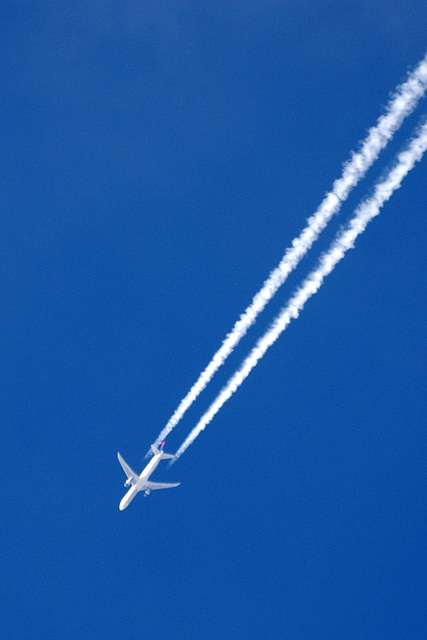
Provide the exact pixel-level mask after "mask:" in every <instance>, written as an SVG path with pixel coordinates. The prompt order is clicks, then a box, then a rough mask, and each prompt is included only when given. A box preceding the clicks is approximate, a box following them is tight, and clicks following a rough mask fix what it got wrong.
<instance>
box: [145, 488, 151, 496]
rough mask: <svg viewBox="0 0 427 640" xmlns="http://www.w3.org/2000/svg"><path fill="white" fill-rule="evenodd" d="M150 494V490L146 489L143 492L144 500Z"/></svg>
mask: <svg viewBox="0 0 427 640" xmlns="http://www.w3.org/2000/svg"><path fill="white" fill-rule="evenodd" d="M150 493H151V489H147V490H146V491H145V492H144V498H146V497H147V496H149V495H150Z"/></svg>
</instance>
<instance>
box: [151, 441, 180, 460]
mask: <svg viewBox="0 0 427 640" xmlns="http://www.w3.org/2000/svg"><path fill="white" fill-rule="evenodd" d="M163 446H164V443H163V445H162V446H161V448H160V449H158V448H157V447H156V446H155V445H154V444H152V445H151V451H152V453H153V454H154V455H155V456H156V455H158V454H159V453H161V454H162V460H163V459H165V460H166V459H167V458H170V459H172V458H175V455H174V454H173V453H165V451H163Z"/></svg>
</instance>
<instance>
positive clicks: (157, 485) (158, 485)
mask: <svg viewBox="0 0 427 640" xmlns="http://www.w3.org/2000/svg"><path fill="white" fill-rule="evenodd" d="M164 446H165V443H164V442H163V444H162V446H161V447H160V449H157V447H155V446H154V444H152V445H151V451H152V452H153V454H154V455H153V458H152V460H150V462H149V463H148V464H147V466H146V467H145V469H144V471H143V472H142V473H141V475H138V474H137V473H135V471H133V470H132V469H131V468H130V466H129V465H128V464H127V463H126V462H125V461H124V460H123V458H122V456H121V455H120V453H118V454H117V457H118V459H119V462H120V464H121V465H122V467H123V471H124V472H125V474H126V475H127V477H128V479H127V480H126V482H125V487H129V486H130V485H132V486H131V488H130V489H129V491H128V492H127V493H126V494H125V495H124V496H123V498H122V500H121V502H120V505H119V509H120V511H123V509H126V507H127V506H128V505H129V504H130V503H131V502H132V500H133V499H134V497H135V496H136V494H137V493H139V492H140V491H145V493H144V495H145V496H148V495H149V494H150V492H151V491H153V490H154V489H171V488H172V487H177V486H178V485H180V484H181V483H180V482H176V483H174V484H166V483H165V482H149V480H148V478H149V477H150V476H151V474H152V473H153V471H154V469H155V468H156V467H157V466H158V464H159V462H160V460H164V459H166V458H174V457H175V456H174V455H172V454H171V453H164V452H163V447H164Z"/></svg>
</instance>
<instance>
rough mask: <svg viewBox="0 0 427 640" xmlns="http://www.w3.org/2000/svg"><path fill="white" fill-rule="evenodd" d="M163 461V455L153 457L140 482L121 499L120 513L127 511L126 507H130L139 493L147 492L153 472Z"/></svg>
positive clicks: (141, 475) (158, 454)
mask: <svg viewBox="0 0 427 640" xmlns="http://www.w3.org/2000/svg"><path fill="white" fill-rule="evenodd" d="M161 459H162V453H157V454H156V455H155V456H153V458H152V459H151V460H150V462H149V463H148V464H147V466H146V467H145V469H144V470H143V471H142V473H141V474H140V476H139V480H138V482H137V483H136V484H134V485H133V486H132V487H131V488H130V489H129V491H128V492H127V493H125V495H124V496H123V498H122V499H121V501H120V505H119V509H120V511H123V509H126V507H127V506H128V505H130V503H131V502H132V500H133V499H134V497H135V496H136V494H137V493H139V492H140V491H144V490H147V485H146V483H147V480H148V479H149V477H150V476H151V474H152V473H153V471H154V470H155V469H156V468H157V467H158V465H159V462H160V460H161Z"/></svg>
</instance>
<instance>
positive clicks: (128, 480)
mask: <svg viewBox="0 0 427 640" xmlns="http://www.w3.org/2000/svg"><path fill="white" fill-rule="evenodd" d="M131 482H132V478H128V479H127V480H126V482H125V487H130V483H131Z"/></svg>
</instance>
